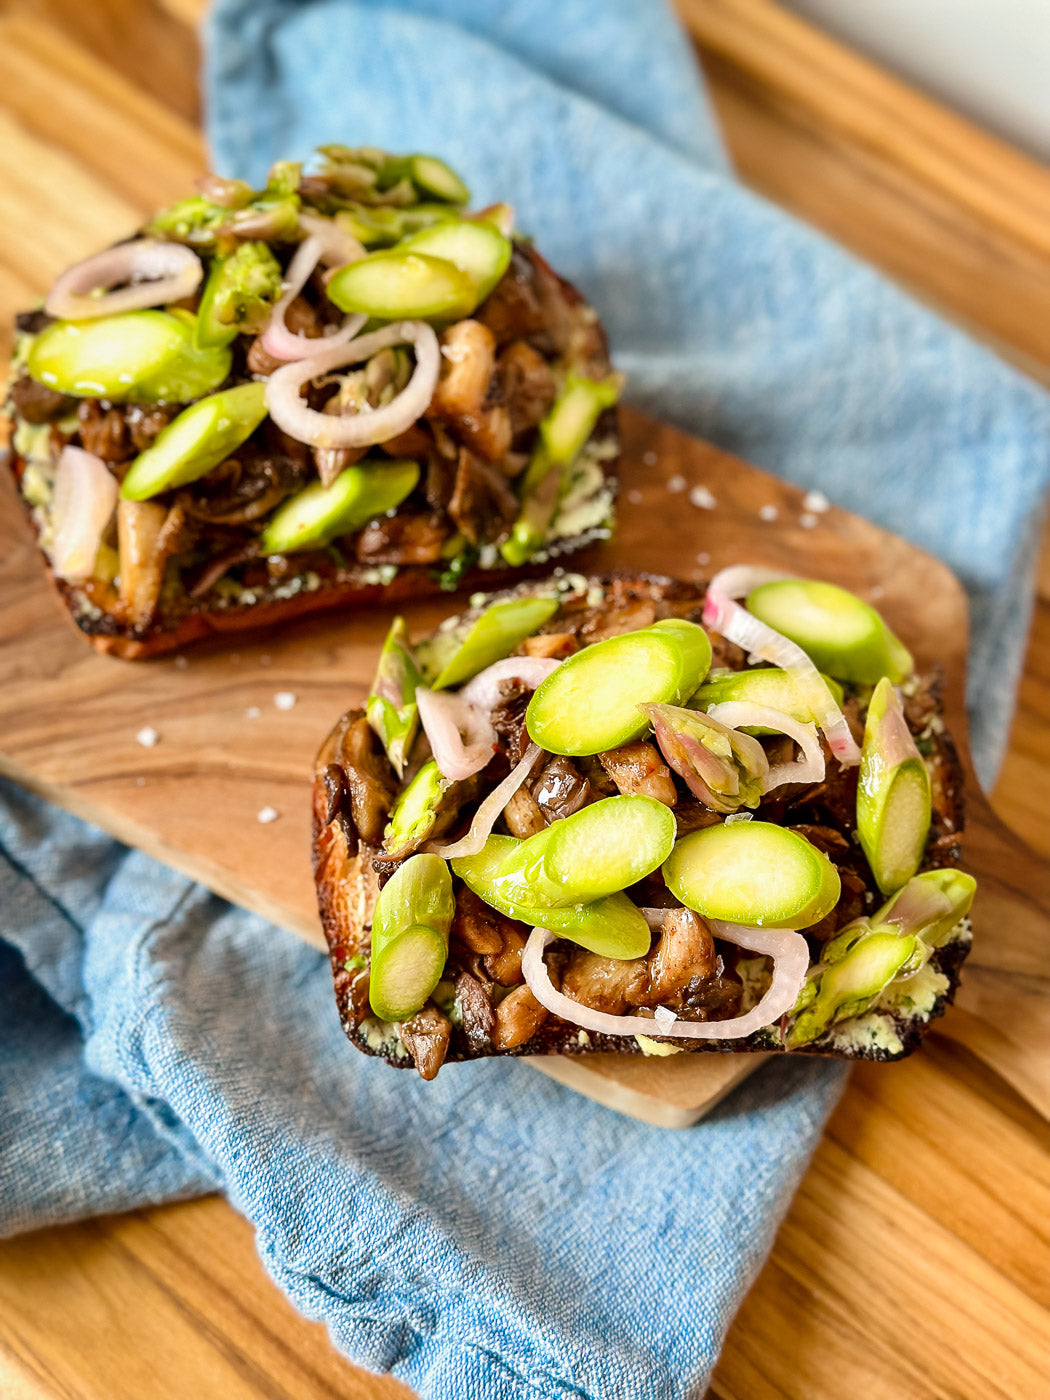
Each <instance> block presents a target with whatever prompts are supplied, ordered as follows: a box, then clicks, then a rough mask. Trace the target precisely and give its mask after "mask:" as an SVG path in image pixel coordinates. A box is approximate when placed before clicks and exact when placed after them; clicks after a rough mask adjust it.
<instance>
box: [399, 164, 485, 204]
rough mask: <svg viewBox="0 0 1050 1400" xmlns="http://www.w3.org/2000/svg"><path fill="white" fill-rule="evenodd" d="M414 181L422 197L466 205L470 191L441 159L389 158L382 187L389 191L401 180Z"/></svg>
mask: <svg viewBox="0 0 1050 1400" xmlns="http://www.w3.org/2000/svg"><path fill="white" fill-rule="evenodd" d="M406 179H407V180H411V181H412V183H413V184H414V185H415V187H416V189H417V190H419V191H420V192H421V193H422V194H427V195H430V196H431V197H432V198H434V199H441V200H445V201H446V202H447V203H449V204H466V203H467V201H468V200H469V199H470V190H469V189H468V188H467V186H466V185H465V184H464V182H463V180H462V179H460V177H459V176H458V175H457V174H456V172H455V171H454V170H453V169H452V167H451V165H446V163H445V162H444V161H443V160H441V159H439V157H438V156H424V155H416V156H388V157H387V159H386V160H385V161H384V163H383V165H382V166H381V168H380V171H379V183H380V185H381V187H382V188H383V189H389V188H390V186H391V185H396V184H397V183H398V181H399V180H406Z"/></svg>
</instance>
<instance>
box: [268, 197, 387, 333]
mask: <svg viewBox="0 0 1050 1400" xmlns="http://www.w3.org/2000/svg"><path fill="white" fill-rule="evenodd" d="M300 222H301V220H300ZM337 232H338V230H337ZM361 251H362V252H363V251H364V249H362V250H361ZM324 255H325V245H324V240H323V239H322V238H321V237H320V236H319V235H315V234H311V235H310V237H309V238H306V239H304V240H303V242H302V243H300V244H299V247H298V248H297V249H296V250H295V256H294V257H293V258H292V260H291V262H290V263H289V264H288V271H287V272H286V273H285V278H284V290H283V291H282V293H281V295H280V298H279V299H278V301H276V302H275V303H274V308H273V311H272V312H271V313H270V320H269V322H268V324H267V326H266V329H265V330H264V331H263V333H262V348H263V349H264V350H265V351H266V352H267V354H269V355H272V356H273V357H274V359H275V360H305V359H309V357H310V356H311V355H316V354H317V353H318V352H319V351H320V350H331V349H333V348H334V347H335V346H337V345H346V344H347V343H348V342H349V341H351V340H353V338H354V336H355V335H356V334H357V333H358V331H359V330H360V329H361V327H362V326H363V325H364V323H365V320H366V318H365V317H364V316H347V318H346V319H345V320H344V322H343V324H342V326H340V328H339V329H338V330H337V331H332V332H330V333H329V334H327V335H324V336H309V335H300V334H299V333H298V332H296V331H290V330H289V329H288V327H287V325H286V324H285V319H284V318H285V315H286V314H287V311H288V308H289V306H290V305H291V304H292V302H293V301H294V300H295V298H296V297H297V296H298V295H299V293H300V292H301V291H302V289H303V288H304V287H305V286H306V283H307V280H308V279H309V277H310V275H311V274H312V273H313V270H314V268H315V267H316V266H317V264H318V263H319V262H320V261H321V259H322V258H323V257H324ZM345 261H349V259H346V260H345Z"/></svg>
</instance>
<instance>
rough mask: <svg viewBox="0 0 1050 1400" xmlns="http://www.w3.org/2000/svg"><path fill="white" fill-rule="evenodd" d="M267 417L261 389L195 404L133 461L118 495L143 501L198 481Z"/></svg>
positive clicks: (242, 388)
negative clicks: (159, 493)
mask: <svg viewBox="0 0 1050 1400" xmlns="http://www.w3.org/2000/svg"><path fill="white" fill-rule="evenodd" d="M265 417H266V386H265V384H255V383H252V384H239V385H238V386H237V387H236V388H235V389H223V390H222V391H221V392H220V393H218V394H209V395H208V396H207V398H203V399H198V401H197V402H196V403H195V404H191V405H190V407H189V408H186V409H183V411H182V412H181V413H180V414H179V416H178V417H177V418H175V419H173V420H172V421H171V422H170V423H169V424H168V426H167V427H166V428H163V429H162V430H161V432H160V433H159V434H158V435H157V438H156V440H155V441H154V442H153V443H152V445H151V446H149V447H147V448H146V450H145V452H142V453H140V454H139V456H138V457H136V458H135V460H134V462H132V464H131V469H130V470H129V472H128V474H127V476H126V477H125V478H124V481H123V483H122V485H121V488H120V494H121V495H122V496H123V497H124V499H125V500H126V501H146V500H149V498H150V497H151V496H155V495H157V493H158V492H160V491H170V490H171V489H172V488H173V487H175V486H186V485H188V483H189V482H191V481H196V480H198V478H199V477H202V476H204V475H205V473H207V472H210V471H211V469H212V468H213V467H217V466H218V465H219V463H220V462H223V461H225V459H226V458H227V457H228V456H229V455H230V453H231V452H233V451H234V449H235V448H237V447H240V445H241V443H242V442H244V441H246V440H247V439H248V438H249V437H251V435H252V433H253V432H254V431H255V429H256V428H257V427H258V426H259V424H260V423H261V422H262V420H263V419H264V418H265Z"/></svg>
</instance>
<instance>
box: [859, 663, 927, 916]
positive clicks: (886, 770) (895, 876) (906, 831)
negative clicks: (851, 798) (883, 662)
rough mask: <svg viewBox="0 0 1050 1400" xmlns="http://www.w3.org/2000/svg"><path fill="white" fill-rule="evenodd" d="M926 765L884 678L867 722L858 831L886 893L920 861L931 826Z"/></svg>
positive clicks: (861, 762) (876, 689)
mask: <svg viewBox="0 0 1050 1400" xmlns="http://www.w3.org/2000/svg"><path fill="white" fill-rule="evenodd" d="M930 816H931V793H930V777H929V774H928V773H927V771H926V765H925V763H923V761H922V756H921V755H920V753H919V750H918V749H917V748H916V746H915V740H914V739H913V738H912V735H911V731H910V730H909V728H908V725H907V723H906V722H905V719H904V712H903V710H902V708H901V702H900V699H899V697H898V695H897V692H896V691H895V690H894V688H893V686H892V685H891V684H890V682H889V681H888V680H886V679H883V680H881V681H880V682H879V683H878V685H877V686H876V687H875V693H874V694H873V695H872V697H871V703H870V704H869V706H868V717H867V720H866V722H865V725H864V745H863V748H862V749H861V756H860V774H859V777H858V780H857V835H858V836H859V838H860V844H861V848H862V850H863V851H864V854H865V855H866V856H867V858H868V864H869V865H870V866H871V873H872V874H873V875H874V876H875V881H876V883H877V884H878V887H879V889H880V890H881V891H882V893H883V894H891V893H892V892H893V891H894V890H898V889H900V887H901V886H902V885H903V884H906V883H907V881H908V880H910V879H911V877H912V876H913V875H914V874H915V872H916V871H917V870H918V868H919V866H920V865H921V863H922V854H923V851H924V850H925V848H926V837H927V836H928V835H929V830H930Z"/></svg>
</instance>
